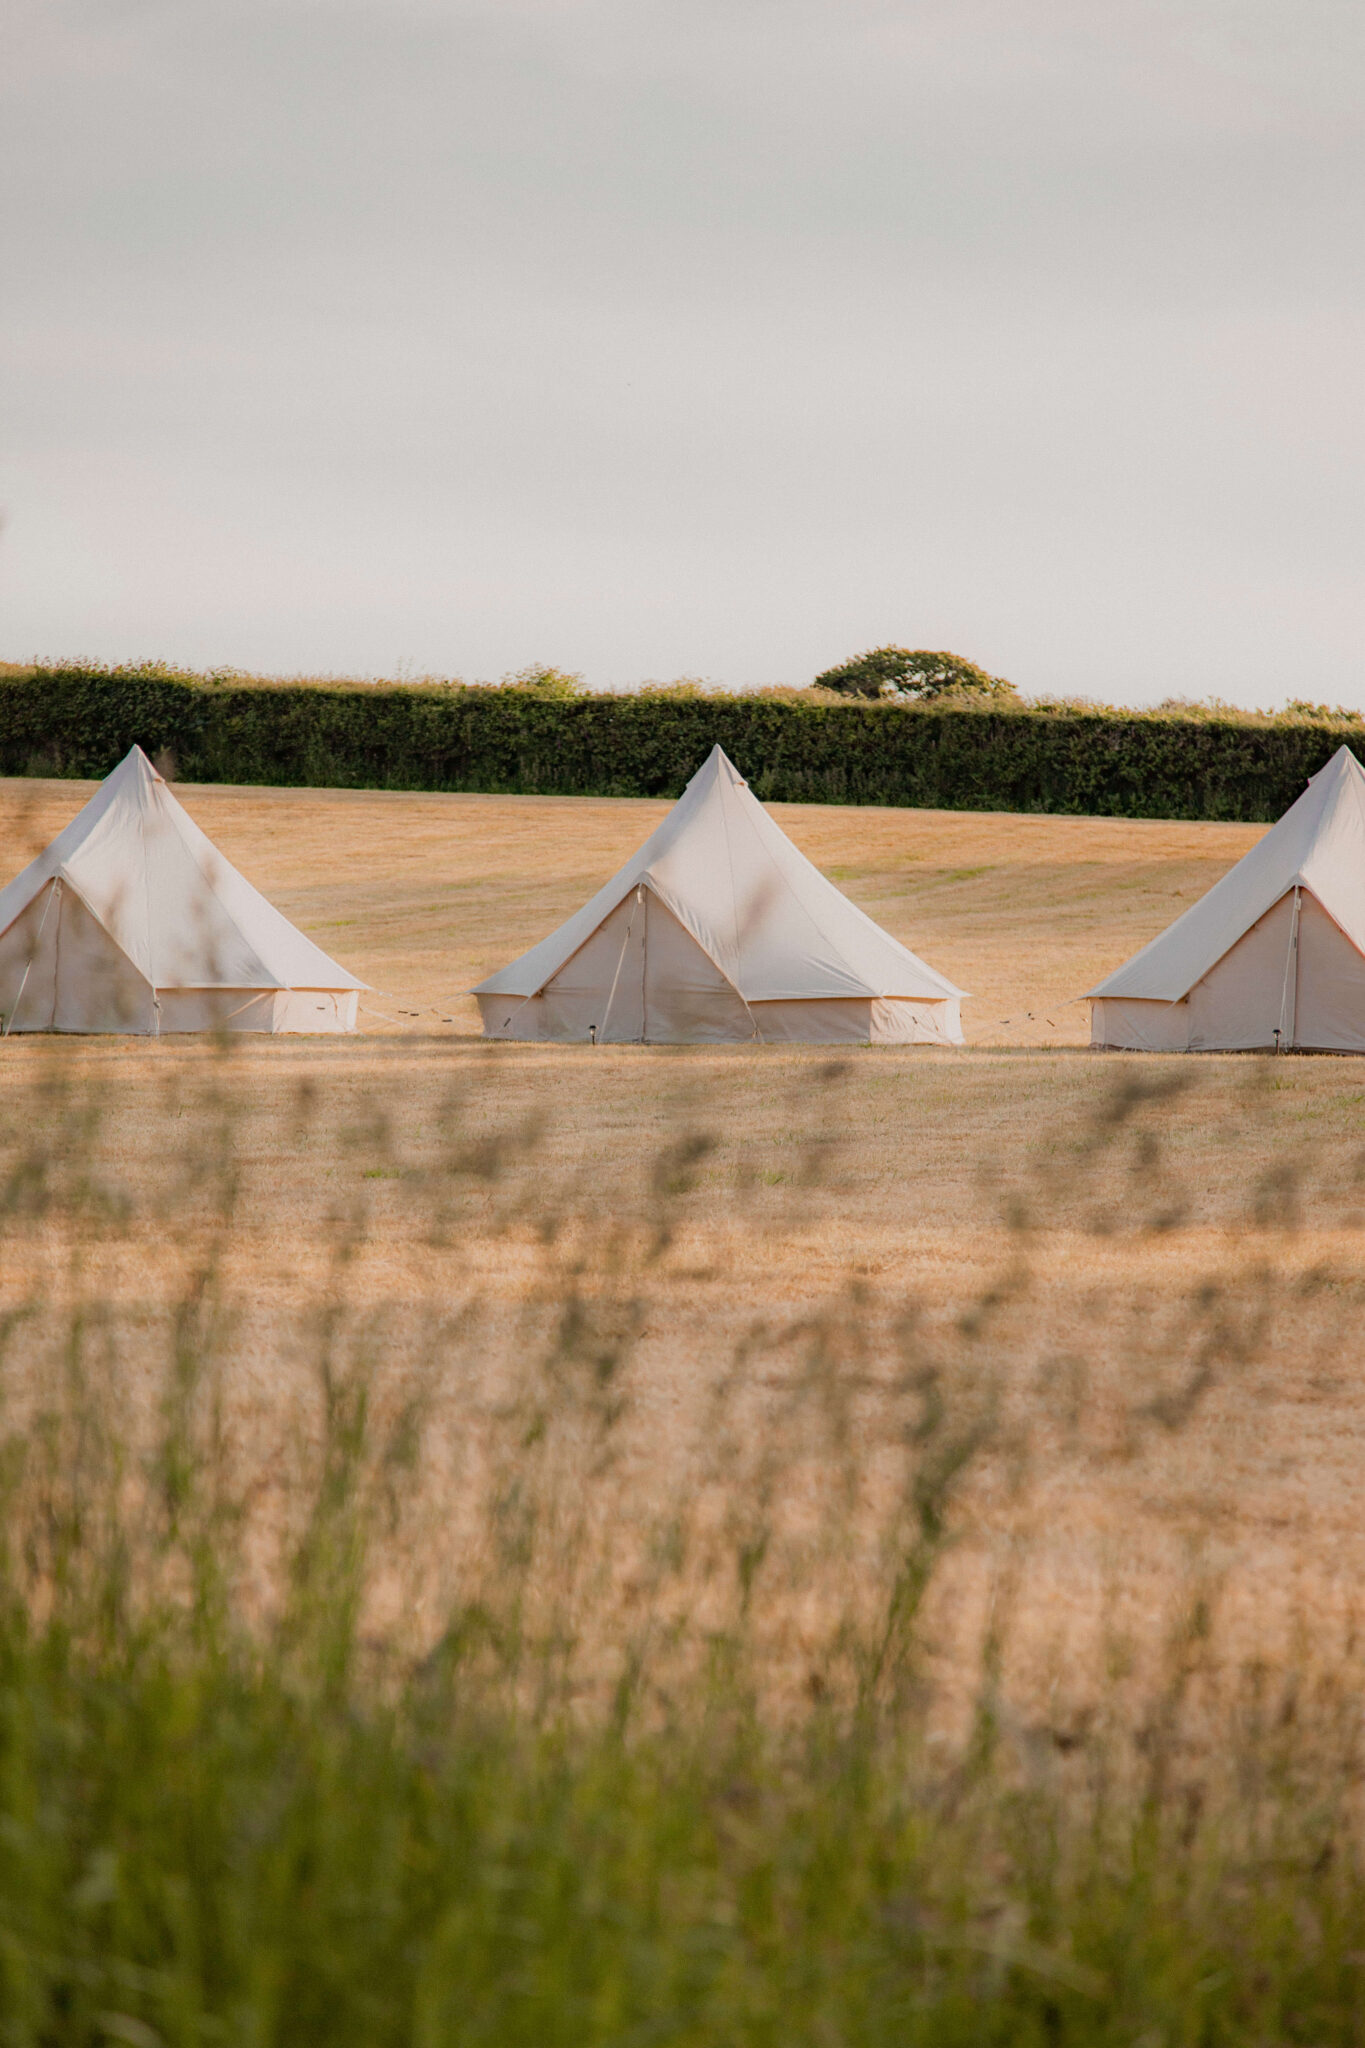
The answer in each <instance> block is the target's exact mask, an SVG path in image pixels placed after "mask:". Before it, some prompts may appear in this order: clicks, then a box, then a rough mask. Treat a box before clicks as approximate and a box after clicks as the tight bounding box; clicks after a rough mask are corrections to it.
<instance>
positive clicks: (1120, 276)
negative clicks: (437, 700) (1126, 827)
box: [0, 0, 1365, 708]
mask: <svg viewBox="0 0 1365 2048" xmlns="http://www.w3.org/2000/svg"><path fill="white" fill-rule="evenodd" d="M1362 252H1365V7H1362V5H1361V0H1074V4H1073V0H260V4H253V0H165V4H163V0H4V6H3V9H0V510H3V512H4V515H5V520H6V523H5V527H4V530H3V533H2V534H0V655H4V656H7V657H8V658H11V659H26V658H28V657H30V656H32V655H34V654H41V655H63V654H85V655H90V656H95V657H99V658H101V659H108V660H115V659H125V658H140V657H142V656H148V655H152V656H160V657H164V658H167V659H170V660H174V661H180V662H185V663H191V664H195V665H208V666H229V665H231V666H236V667H242V668H250V669H257V670H263V671H272V672H285V673H291V672H303V673H318V672H328V671H330V672H346V673H352V674H366V673H370V674H374V673H387V674H393V673H410V674H412V673H423V672H435V673H440V674H460V675H464V676H467V677H470V678H474V677H496V676H498V675H499V674H501V673H502V672H504V671H506V670H510V669H515V668H519V667H521V666H523V665H525V664H527V663H529V662H531V661H534V660H538V661H545V662H552V663H555V664H557V665H559V666H561V667H565V668H570V669H577V670H581V671H582V672H583V673H584V674H585V675H586V677H587V679H588V681H589V683H590V684H592V685H594V686H597V687H607V686H612V687H615V686H622V685H626V684H629V683H632V682H638V681H639V680H641V679H642V678H646V677H655V678H670V677H674V676H678V675H684V674H688V675H700V676H704V677H707V678H709V679H710V680H712V681H714V682H717V683H722V684H726V685H729V686H741V685H746V684H755V683H768V682H796V683H801V682H807V681H809V680H810V678H811V677H812V675H814V673H815V672H816V671H817V670H818V669H820V668H823V667H825V666H827V665H828V664H829V663H831V662H833V661H837V660H839V659H841V658H843V657H844V656H846V655H848V654H850V653H853V652H855V651H857V650H858V649H861V648H864V647H868V646H873V645H877V644H880V643H883V642H887V641H895V642H899V643H902V644H905V645H909V646H929V647H947V648H952V649H954V650H955V651H957V652H959V653H962V654H966V655H968V656H970V657H971V658H972V659H974V660H976V661H978V662H981V663H982V664H984V665H985V666H986V667H988V668H990V669H992V670H993V671H995V672H996V673H999V674H1003V675H1006V676H1009V677H1011V678H1013V679H1014V680H1015V681H1016V682H1017V683H1018V684H1019V685H1020V686H1021V687H1022V688H1024V689H1025V690H1028V691H1030V692H1035V693H1042V692H1051V691H1056V692H1063V693H1067V694H1077V693H1080V694H1093V695H1097V696H1101V697H1105V698H1111V699H1118V700H1121V701H1127V702H1133V703H1142V702H1152V701H1155V700H1156V699H1158V698H1160V697H1163V696H1166V695H1168V694H1172V693H1183V694H1187V695H1195V696H1202V695H1205V694H1219V695H1223V696H1227V697H1230V698H1233V699H1235V700H1237V701H1241V702H1244V703H1261V704H1270V703H1275V702H1279V701H1282V700H1283V699H1284V698H1286V697H1288V696H1308V697H1311V698H1313V699H1315V700H1317V699H1325V700H1327V701H1330V702H1338V701H1340V702H1345V703H1348V704H1353V705H1356V706H1360V707H1362V708H1365V656H1363V654H1362V649H1363V648H1365V592H1363V587H1362V574H1361V557H1362V547H1363V546H1365V396H1363V393H1365V264H1363V263H1362Z"/></svg>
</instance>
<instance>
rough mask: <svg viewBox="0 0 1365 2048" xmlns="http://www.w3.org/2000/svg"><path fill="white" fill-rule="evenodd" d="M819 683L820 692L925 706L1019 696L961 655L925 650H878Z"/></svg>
mask: <svg viewBox="0 0 1365 2048" xmlns="http://www.w3.org/2000/svg"><path fill="white" fill-rule="evenodd" d="M815 683H816V687H817V689H822V690H837V691H838V693H839V695H840V696H841V697H910V698H915V699H918V700H919V701H920V702H926V701H927V700H929V699H931V698H935V697H994V698H997V699H999V698H1008V697H1014V698H1017V697H1018V694H1019V693H1018V691H1017V690H1016V689H1015V687H1014V685H1013V683H1007V682H1006V681H1005V679H1004V677H1003V676H990V675H987V673H986V671H985V669H984V668H978V667H977V665H976V663H975V662H974V661H968V660H966V659H965V658H964V656H962V655H960V654H935V653H932V652H931V651H930V650H929V649H928V648H924V647H915V648H911V647H874V648H872V649H871V651H870V652H869V653H867V654H855V655H854V656H853V658H852V660H851V661H842V662H840V664H839V666H838V667H837V668H827V669H826V670H825V672H824V674H823V675H818V676H817V677H816V678H815Z"/></svg>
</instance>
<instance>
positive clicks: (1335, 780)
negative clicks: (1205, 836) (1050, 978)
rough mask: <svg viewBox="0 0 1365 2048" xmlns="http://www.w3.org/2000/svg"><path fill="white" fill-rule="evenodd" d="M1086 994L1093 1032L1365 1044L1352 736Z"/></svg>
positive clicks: (1111, 1038)
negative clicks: (1181, 910) (1208, 884)
mask: <svg viewBox="0 0 1365 2048" xmlns="http://www.w3.org/2000/svg"><path fill="white" fill-rule="evenodd" d="M1090 1001H1091V1004H1092V1009H1091V1030H1090V1036H1091V1043H1092V1044H1094V1045H1111V1046H1124V1047H1127V1048H1129V1049H1132V1050H1138V1051H1154V1052H1155V1051H1178V1052H1198V1051H1206V1052H1213V1051H1231V1052H1237V1051H1250V1050H1253V1049H1255V1048H1258V1047H1264V1048H1266V1049H1268V1050H1273V1049H1274V1048H1275V1047H1276V1046H1277V1045H1279V1046H1282V1047H1289V1046H1301V1047H1304V1048H1307V1049H1315V1050H1321V1051H1342V1052H1347V1051H1349V1052H1361V1051H1365V769H1362V767H1361V765H1360V763H1359V761H1357V760H1356V758H1355V755H1354V754H1353V753H1352V752H1351V750H1350V748H1349V747H1339V748H1338V749H1337V751H1336V753H1335V754H1334V755H1333V756H1332V758H1331V760H1330V761H1329V762H1328V763H1327V766H1326V767H1325V768H1322V769H1320V770H1319V772H1318V773H1317V774H1316V775H1315V776H1313V778H1312V780H1311V781H1310V782H1309V784H1308V787H1307V789H1306V790H1305V791H1304V793H1303V795H1302V796H1301V797H1300V798H1299V799H1298V801H1297V803H1294V804H1292V805H1291V806H1290V808H1289V809H1288V810H1287V811H1286V812H1285V814H1284V816H1283V817H1282V818H1281V819H1280V821H1279V823H1278V824H1277V825H1274V826H1272V827H1271V829H1270V831H1269V832H1267V833H1266V835H1265V837H1264V838H1263V839H1261V840H1258V841H1257V843H1256V845H1255V846H1253V847H1252V849H1251V851H1250V853H1248V854H1245V855H1244V856H1243V857H1242V859H1241V860H1239V861H1238V863H1237V865H1236V867H1235V868H1232V869H1231V870H1230V871H1229V872H1228V873H1227V874H1226V875H1224V877H1223V879H1222V881H1221V882H1216V883H1215V884H1214V886H1213V888H1212V889H1210V890H1209V892H1208V894H1207V895H1206V896H1201V897H1200V899H1199V901H1198V902H1197V903H1196V904H1194V905H1193V906H1192V907H1191V908H1190V909H1189V910H1187V911H1186V912H1185V914H1184V916H1183V917H1178V918H1177V919H1176V921H1175V923H1174V924H1173V925H1169V926H1168V927H1167V929H1166V930H1165V931H1164V932H1162V934H1161V936H1160V937H1159V938H1155V939H1153V940H1152V942H1151V944H1150V945H1149V946H1144V947H1143V949H1142V951H1141V952H1140V953H1135V954H1134V956H1133V958H1132V959H1131V960H1129V961H1128V962H1127V964H1126V965H1125V966H1123V967H1120V968H1119V970H1118V972H1117V973H1115V974H1111V975H1110V976H1109V978H1108V980H1107V981H1102V982H1101V983H1100V985H1099V987H1098V988H1095V989H1092V990H1091V992H1090Z"/></svg>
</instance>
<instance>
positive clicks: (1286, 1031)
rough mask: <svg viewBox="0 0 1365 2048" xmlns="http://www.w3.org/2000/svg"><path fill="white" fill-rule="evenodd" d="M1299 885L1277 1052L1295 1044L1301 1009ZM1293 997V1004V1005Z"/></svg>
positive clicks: (1286, 964)
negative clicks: (1299, 998) (1299, 1010)
mask: <svg viewBox="0 0 1365 2048" xmlns="http://www.w3.org/2000/svg"><path fill="white" fill-rule="evenodd" d="M1298 996H1299V885H1298V883H1297V882H1296V883H1295V884H1294V908H1293V911H1292V912H1291V914H1290V919H1289V946H1288V949H1287V951H1286V953H1285V956H1284V984H1283V986H1282V987H1281V989H1280V1028H1279V1030H1278V1031H1277V1032H1276V1034H1275V1050H1276V1051H1277V1052H1281V1051H1283V1049H1284V1048H1285V1047H1286V1046H1292V1045H1293V1043H1294V1034H1295V1029H1296V1027H1297V1024H1298V1009H1299V1002H1298ZM1291 997H1292V999H1293V1000H1292V1003H1291Z"/></svg>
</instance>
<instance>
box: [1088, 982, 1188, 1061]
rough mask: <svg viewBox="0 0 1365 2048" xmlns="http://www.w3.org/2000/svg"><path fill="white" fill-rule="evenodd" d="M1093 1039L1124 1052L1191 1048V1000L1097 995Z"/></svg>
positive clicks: (1093, 1005) (1092, 1019)
mask: <svg viewBox="0 0 1365 2048" xmlns="http://www.w3.org/2000/svg"><path fill="white" fill-rule="evenodd" d="M1090 1043H1091V1044H1092V1045H1096V1046H1106V1047H1109V1048H1110V1049H1111V1050H1115V1051H1120V1052H1188V1051H1189V1049H1190V1006H1189V1004H1188V1003H1154V1002H1144V1001H1142V1000H1141V999H1140V998H1138V997H1136V996H1103V997H1096V998H1095V1000H1094V1001H1092V1003H1091V1005H1090Z"/></svg>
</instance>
